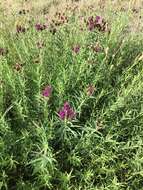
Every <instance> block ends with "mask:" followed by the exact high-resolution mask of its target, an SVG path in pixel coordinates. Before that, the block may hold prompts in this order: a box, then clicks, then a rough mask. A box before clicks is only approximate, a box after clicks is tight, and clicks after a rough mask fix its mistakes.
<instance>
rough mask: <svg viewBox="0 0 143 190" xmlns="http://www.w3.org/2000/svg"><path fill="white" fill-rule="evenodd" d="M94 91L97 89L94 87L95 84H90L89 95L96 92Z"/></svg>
mask: <svg viewBox="0 0 143 190" xmlns="http://www.w3.org/2000/svg"><path fill="white" fill-rule="evenodd" d="M94 91H95V87H94V86H93V85H89V86H88V87H87V95H88V96H92V95H93V93H94Z"/></svg>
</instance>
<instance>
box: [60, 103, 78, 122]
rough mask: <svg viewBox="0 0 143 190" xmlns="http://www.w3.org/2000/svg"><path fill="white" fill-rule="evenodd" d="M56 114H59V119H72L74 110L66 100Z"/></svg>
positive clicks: (74, 114)
mask: <svg viewBox="0 0 143 190" xmlns="http://www.w3.org/2000/svg"><path fill="white" fill-rule="evenodd" d="M58 114H59V117H60V119H62V120H65V119H69V120H72V119H74V118H75V116H76V113H75V111H74V110H73V108H72V107H71V106H70V104H69V103H68V102H65V103H64V106H63V107H62V109H61V110H60V111H59V113H58Z"/></svg>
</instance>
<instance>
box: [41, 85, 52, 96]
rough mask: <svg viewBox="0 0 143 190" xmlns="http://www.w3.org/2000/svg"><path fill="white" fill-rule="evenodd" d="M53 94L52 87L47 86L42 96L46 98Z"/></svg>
mask: <svg viewBox="0 0 143 190" xmlns="http://www.w3.org/2000/svg"><path fill="white" fill-rule="evenodd" d="M51 94H52V87H51V86H46V87H45V89H44V90H43V91H42V95H43V96H44V97H50V96H51Z"/></svg>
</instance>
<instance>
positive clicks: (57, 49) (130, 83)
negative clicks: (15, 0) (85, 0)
mask: <svg viewBox="0 0 143 190" xmlns="http://www.w3.org/2000/svg"><path fill="white" fill-rule="evenodd" d="M33 24H34V23H33ZM127 24H128V18H127V16H125V15H124V16H120V15H119V16H117V18H116V19H115V20H114V22H113V23H111V26H110V27H111V31H110V33H106V32H99V31H96V30H94V31H92V32H90V31H87V29H86V26H84V30H83V31H81V30H80V28H79V27H78V20H77V19H75V20H74V19H71V20H70V22H69V23H68V24H67V25H63V26H61V27H60V28H58V30H57V32H56V33H55V34H52V33H51V32H50V31H49V30H45V31H40V32H37V31H36V30H35V29H33V27H31V26H30V28H29V30H28V31H27V32H26V33H19V34H18V35H17V34H15V32H10V31H7V35H5V34H3V33H2V37H1V42H0V46H4V47H5V48H7V49H8V54H7V55H4V56H0V72H1V73H0V189H2V190H14V189H17V190H52V189H57V190H111V189H113V190H124V189H128V190H139V189H142V184H143V159H142V157H143V147H142V145H143V142H142V141H143V129H142V127H143V96H142V94H143V61H142V59H140V57H141V53H142V47H143V38H142V35H140V36H139V35H133V34H130V33H126V32H125V30H124V29H125V28H126V25H127ZM37 42H43V43H44V46H43V47H42V48H41V49H39V48H38V47H37V45H36V44H37ZM97 43H98V44H99V45H100V46H101V51H99V52H95V51H93V49H92V48H91V46H93V45H95V44H96V45H97ZM77 45H79V46H80V50H79V52H78V53H75V52H74V51H73V50H72V48H73V47H74V46H77ZM17 63H18V64H19V65H20V69H19V70H18V69H16V67H15V66H16V64H17ZM46 85H51V86H52V94H51V96H50V97H48V98H47V97H43V96H42V90H43V89H44V87H45V86H46ZM89 85H92V86H94V87H95V91H94V93H93V94H91V95H89V94H87V88H88V86H89ZM66 101H68V102H69V103H70V105H71V106H72V108H73V109H74V110H75V112H76V118H75V119H73V120H66V119H65V120H61V119H60V117H59V115H58V112H59V110H60V109H61V107H62V106H63V104H64V103H65V102H66Z"/></svg>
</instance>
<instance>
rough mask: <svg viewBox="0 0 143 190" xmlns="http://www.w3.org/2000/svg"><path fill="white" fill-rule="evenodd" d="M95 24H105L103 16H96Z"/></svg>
mask: <svg viewBox="0 0 143 190" xmlns="http://www.w3.org/2000/svg"><path fill="white" fill-rule="evenodd" d="M95 22H96V24H99V25H102V22H103V19H102V17H101V16H96V19H95Z"/></svg>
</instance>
